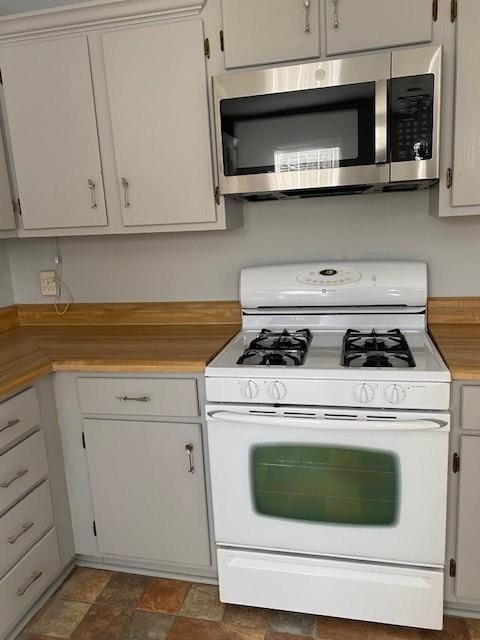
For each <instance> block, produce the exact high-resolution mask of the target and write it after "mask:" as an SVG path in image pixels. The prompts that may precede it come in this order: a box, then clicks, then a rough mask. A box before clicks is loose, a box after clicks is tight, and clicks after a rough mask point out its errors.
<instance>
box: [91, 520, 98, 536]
mask: <svg viewBox="0 0 480 640" xmlns="http://www.w3.org/2000/svg"><path fill="white" fill-rule="evenodd" d="M92 527H93V535H94V536H95V537H97V523H96V522H95V520H94V521H93V522H92Z"/></svg>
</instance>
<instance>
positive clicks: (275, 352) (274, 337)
mask: <svg viewBox="0 0 480 640" xmlns="http://www.w3.org/2000/svg"><path fill="white" fill-rule="evenodd" d="M311 341H312V334H311V332H310V330H309V329H299V330H297V331H288V330H287V329H284V330H283V331H280V332H277V331H270V330H268V329H262V330H261V331H260V333H259V334H258V335H257V337H256V338H254V339H253V340H252V341H251V342H250V345H249V347H248V349H246V350H245V352H244V353H243V354H242V355H241V356H240V358H239V359H238V360H237V364H250V365H274V366H276V365H280V366H299V365H301V364H303V362H304V360H305V357H306V355H307V351H308V347H309V346H310V343H311Z"/></svg>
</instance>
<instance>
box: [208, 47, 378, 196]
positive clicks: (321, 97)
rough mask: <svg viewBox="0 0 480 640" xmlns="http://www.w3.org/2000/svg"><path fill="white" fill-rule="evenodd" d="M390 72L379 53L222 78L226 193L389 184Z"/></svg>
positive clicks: (218, 91)
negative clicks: (388, 120) (388, 121)
mask: <svg viewBox="0 0 480 640" xmlns="http://www.w3.org/2000/svg"><path fill="white" fill-rule="evenodd" d="M362 61H363V62H362ZM388 74H389V55H388V54H381V55H373V56H368V57H367V58H351V59H347V60H333V61H328V62H320V63H313V64H306V65H298V66H295V67H281V68H279V69H266V70H263V71H254V72H247V73H240V74H231V75H228V76H221V77H219V78H216V79H215V80H214V90H215V107H216V133H217V151H218V157H219V169H220V171H219V173H220V190H221V192H222V193H223V194H256V193H257V194H261V193H264V192H267V193H268V192H278V193H282V192H285V193H286V194H288V195H291V194H295V193H296V192H297V191H304V190H308V189H311V190H317V189H320V188H325V189H328V188H332V189H336V188H339V187H346V186H360V185H375V184H381V183H384V182H387V181H388V177H389V175H388V164H387V160H388V157H387V108H388V102H387V76H388Z"/></svg>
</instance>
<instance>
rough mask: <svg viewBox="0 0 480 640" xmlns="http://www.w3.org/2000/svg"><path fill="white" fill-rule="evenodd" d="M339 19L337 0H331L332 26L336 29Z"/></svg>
mask: <svg viewBox="0 0 480 640" xmlns="http://www.w3.org/2000/svg"><path fill="white" fill-rule="evenodd" d="M339 26H340V20H339V17H338V0H333V28H334V29H338V27H339Z"/></svg>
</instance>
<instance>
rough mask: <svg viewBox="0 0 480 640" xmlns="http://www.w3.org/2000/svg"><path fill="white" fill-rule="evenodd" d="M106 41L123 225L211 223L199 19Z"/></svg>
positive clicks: (211, 191) (209, 154)
mask: <svg viewBox="0 0 480 640" xmlns="http://www.w3.org/2000/svg"><path fill="white" fill-rule="evenodd" d="M102 41H103V50H104V56H105V67H106V74H107V84H108V95H109V103H110V112H111V118H112V126H113V137H114V145H115V156H116V162H117V171H118V188H119V189H120V191H121V199H122V208H123V221H124V224H125V225H127V226H129V225H159V224H179V223H180V224H181V223H197V222H198V223H201V222H214V221H215V220H216V209H215V198H214V191H215V187H214V181H213V168H212V164H213V163H212V152H211V144H210V125H209V115H208V98H207V79H206V68H205V55H204V50H203V26H202V23H201V21H191V22H177V23H171V24H164V25H159V26H154V27H144V28H138V29H128V30H123V31H119V32H113V33H106V34H104V35H103V36H102Z"/></svg>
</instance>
